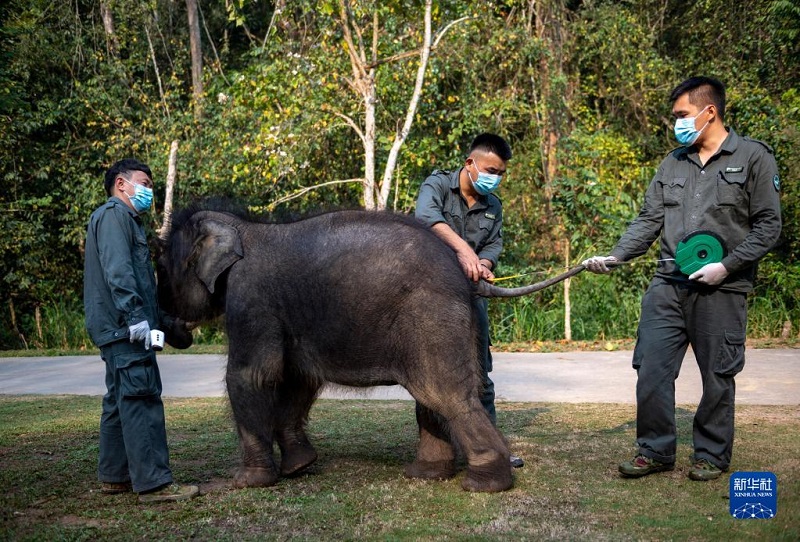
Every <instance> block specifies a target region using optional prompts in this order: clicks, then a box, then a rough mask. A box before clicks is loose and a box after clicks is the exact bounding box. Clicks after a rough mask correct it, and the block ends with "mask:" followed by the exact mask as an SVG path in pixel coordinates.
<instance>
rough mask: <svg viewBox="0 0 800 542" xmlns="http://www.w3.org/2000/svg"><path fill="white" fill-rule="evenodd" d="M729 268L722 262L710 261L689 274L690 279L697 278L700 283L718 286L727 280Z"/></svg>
mask: <svg viewBox="0 0 800 542" xmlns="http://www.w3.org/2000/svg"><path fill="white" fill-rule="evenodd" d="M727 276H728V270H727V269H725V266H724V265H722V264H721V263H708V264H706V265H704V266H703V267H701V268H700V269H698V270H697V271H695V272H694V273H692V274H691V275H689V280H696V281H697V282H699V283H700V284H708V285H709V286H716V285H717V284H719V283H721V282H722V281H723V280H725V277H727Z"/></svg>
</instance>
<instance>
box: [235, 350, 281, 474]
mask: <svg viewBox="0 0 800 542" xmlns="http://www.w3.org/2000/svg"><path fill="white" fill-rule="evenodd" d="M225 381H226V383H227V387H228V398H229V399H230V403H231V410H232V412H233V418H234V422H235V423H236V429H237V432H238V433H239V447H240V449H241V454H242V465H241V466H240V467H239V469H238V470H237V471H236V475H235V477H234V485H235V486H236V487H266V486H271V485H273V484H275V483H276V482H277V481H278V470H277V468H276V467H275V459H274V457H273V441H272V438H273V433H274V430H275V423H274V412H275V403H276V398H277V394H276V391H275V385H274V384H267V385H265V386H259V385H258V384H257V383H256V382H255V381H254V375H253V371H251V370H248V369H247V368H242V367H241V366H239V365H236V364H235V363H234V362H233V361H231V360H229V362H228V370H227V374H226V377H225Z"/></svg>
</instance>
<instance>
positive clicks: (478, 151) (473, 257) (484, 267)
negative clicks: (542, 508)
mask: <svg viewBox="0 0 800 542" xmlns="http://www.w3.org/2000/svg"><path fill="white" fill-rule="evenodd" d="M510 159H511V147H510V146H509V145H508V143H507V142H506V141H505V140H504V139H503V138H502V137H500V136H498V135H495V134H481V135H479V136H477V137H476V138H475V139H474V140H473V142H472V145H471V146H470V151H469V156H467V159H466V161H465V162H464V167H462V168H459V169H457V170H455V171H442V170H436V171H434V172H433V173H432V174H431V175H430V176H429V177H428V178H427V179H425V182H423V183H422V186H421V187H420V191H419V196H418V197H417V206H416V213H415V214H416V217H417V218H418V219H420V220H421V221H422V222H423V223H425V224H426V225H427V226H429V227H430V228H431V230H433V232H434V233H435V234H436V235H437V236H438V237H439V238H441V239H442V240H443V241H444V242H445V243H447V245H449V246H450V248H452V249H453V250H454V251H455V253H456V256H457V257H458V261H459V263H461V267H462V268H463V270H464V273H465V274H466V275H467V277H469V279H470V280H473V281H475V282H477V281H479V280H481V279H484V280H488V281H492V280H494V274H493V273H492V270H493V269H494V268H495V267H496V266H497V260H498V258H499V257H500V252H501V251H502V250H503V237H502V225H503V206H502V204H501V203H500V200H499V199H498V198H497V196H495V195H494V194H493V192H494V191H495V190H496V189H497V187H498V186H500V181H501V180H502V178H503V175H505V172H506V163H507V162H508V161H509V160H510ZM473 304H474V306H475V310H476V313H477V314H478V326H479V341H480V342H479V345H478V347H479V352H480V360H481V367H482V370H483V379H484V389H483V393H482V395H481V403H482V404H483V407H484V408H485V409H486V412H487V413H488V414H489V418H490V419H491V420H492V423H496V419H497V415H496V412H495V406H494V383H493V382H492V380H491V378H489V372H490V371H491V370H492V354H491V351H490V350H489V345H490V341H489V316H488V312H487V310H488V304H487V300H486V299H485V298H482V297H475V298H474V299H473ZM511 464H512V465H513V466H514V467H521V466H523V465H524V462H523V461H522V459H520V458H519V457H516V456H511Z"/></svg>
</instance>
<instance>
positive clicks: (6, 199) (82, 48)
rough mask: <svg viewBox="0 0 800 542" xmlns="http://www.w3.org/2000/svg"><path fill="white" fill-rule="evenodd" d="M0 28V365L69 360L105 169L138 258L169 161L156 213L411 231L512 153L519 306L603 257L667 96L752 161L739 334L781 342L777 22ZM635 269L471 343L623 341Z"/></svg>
mask: <svg viewBox="0 0 800 542" xmlns="http://www.w3.org/2000/svg"><path fill="white" fill-rule="evenodd" d="M0 23H1V25H2V26H1V28H0V175H1V176H2V185H0V231H2V232H3V235H2V237H0V265H2V269H0V279H1V280H0V311H1V312H0V314H2V317H1V318H0V349H2V350H9V349H25V348H61V349H87V348H89V349H91V348H92V347H91V343H90V342H89V339H88V337H87V336H86V333H85V331H84V330H83V309H82V275H83V255H82V250H83V244H84V238H85V229H86V224H87V221H88V218H89V215H90V214H91V212H92V211H93V210H94V209H95V208H96V207H97V206H98V205H100V204H101V203H102V202H103V201H104V200H105V199H106V196H105V193H104V191H103V188H102V177H103V172H104V171H105V169H106V168H107V167H108V166H110V165H111V164H112V163H113V162H114V161H116V160H118V159H120V158H123V157H136V158H139V159H140V160H143V161H145V162H147V163H148V164H149V165H150V166H151V168H152V170H153V174H154V181H155V182H156V208H155V209H154V211H153V212H151V213H150V214H149V215H148V216H147V221H148V227H150V228H152V230H153V232H154V233H155V232H157V231H158V228H159V227H160V226H161V221H162V220H163V206H164V197H165V178H166V177H167V171H168V164H169V156H170V150H171V149H175V148H177V154H175V156H176V157H177V160H176V165H177V170H176V171H177V183H176V186H175V192H174V200H175V205H176V206H180V205H183V204H186V203H189V202H191V201H193V200H195V199H197V198H199V197H204V196H228V197H232V198H235V199H236V200H238V201H240V202H242V203H244V204H246V205H248V206H249V207H250V208H251V210H253V211H254V212H270V213H277V214H298V213H306V212H316V211H318V210H320V209H330V208H337V207H348V208H349V207H354V206H366V207H367V208H372V209H384V208H385V209H389V210H394V211H398V212H413V208H414V202H415V199H416V194H417V190H418V188H419V185H420V183H421V182H422V181H423V180H424V179H425V177H426V176H427V175H428V174H429V173H430V172H431V171H432V170H433V169H453V168H457V167H459V166H460V165H462V164H463V160H464V157H465V153H466V150H467V146H468V144H469V142H470V141H471V139H472V137H474V135H476V134H477V133H479V132H482V131H492V132H496V133H499V134H502V135H503V136H504V137H506V138H507V139H508V140H509V142H510V143H511V145H512V148H513V149H514V158H513V159H512V161H511V162H510V164H509V165H510V167H509V173H508V175H507V178H505V180H504V182H503V185H502V186H501V189H500V191H499V196H500V197H501V199H502V200H503V205H504V219H505V222H504V241H505V249H504V253H503V255H502V258H501V265H500V268H499V270H498V274H499V275H517V274H521V273H524V274H526V275H525V276H523V277H520V278H519V279H516V282H511V281H509V282H508V283H505V284H506V285H511V284H521V283H527V282H534V281H535V280H540V279H541V278H544V277H545V276H548V275H549V274H554V273H556V272H558V271H560V270H563V269H564V268H565V267H567V266H569V265H573V264H574V263H576V262H580V261H581V260H582V259H583V258H585V257H589V256H593V255H596V254H605V253H607V252H608V251H609V250H610V249H611V248H612V246H613V244H614V242H615V241H616V239H617V238H618V237H619V235H620V234H621V233H622V232H623V231H624V229H625V227H626V225H627V223H628V222H629V221H630V220H631V219H633V218H634V217H635V216H636V213H637V212H638V209H639V206H640V204H641V201H642V198H643V194H644V191H645V190H646V188H647V185H648V184H649V182H650V180H651V178H652V176H653V174H654V172H655V168H656V167H657V165H658V163H659V162H660V161H661V160H662V158H663V157H664V156H665V155H666V154H667V153H668V152H669V151H670V150H671V149H673V148H675V147H676V146H677V144H676V143H675V141H674V138H673V136H672V130H671V126H672V121H671V118H670V104H669V103H668V100H667V98H668V95H669V92H670V90H671V89H672V88H673V87H674V86H675V85H676V84H677V83H679V82H680V81H682V80H683V79H685V78H686V77H689V76H692V75H709V76H713V77H717V78H719V79H721V80H722V81H723V82H725V83H726V85H727V90H728V104H729V107H728V111H727V118H726V124H727V125H729V126H731V127H732V128H734V129H735V130H737V132H739V133H740V134H743V135H748V136H750V137H753V138H757V139H761V140H763V141H765V142H767V143H769V144H770V145H771V146H772V147H773V148H774V152H775V155H776V157H777V160H778V164H779V167H780V174H781V179H782V188H781V190H782V195H781V197H782V208H783V219H784V227H783V234H782V236H781V240H780V243H779V245H778V246H777V247H776V248H775V249H774V250H773V252H772V253H770V254H769V255H768V256H767V257H766V258H765V260H764V261H763V262H762V264H761V265H760V268H759V280H758V283H757V287H756V290H755V292H754V293H753V294H752V295H751V296H750V299H749V303H750V323H749V325H750V335H751V336H755V337H783V338H784V339H787V338H788V339H790V340H796V338H797V337H798V333H799V331H798V329H799V328H800V306H799V303H800V302H799V301H798V300H800V260H798V254H800V189H798V185H797V183H796V179H797V178H798V174H800V85H798V82H799V79H798V76H799V75H800V45H799V43H800V2H798V1H796V0H752V1H748V2H744V1H731V0H699V1H696V2H685V1H683V0H640V1H624V0H623V1H604V0H584V1H580V0H509V1H490V2H470V1H462V0H452V1H439V2H432V1H430V0H427V1H426V0H416V1H411V0H381V1H378V0H376V1H354V0H320V1H311V0H295V1H291V0H275V1H272V2H267V1H258V0H147V1H140V0H103V1H97V0H70V1H67V0H62V1H58V2H51V1H50V0H9V1H6V2H3V3H2V5H1V6H0ZM656 254H657V252H656V250H655V248H653V249H651V252H650V253H649V254H648V255H646V256H643V257H641V258H639V259H638V260H637V263H636V264H633V265H630V266H627V267H626V268H624V269H622V270H618V271H616V272H615V273H613V274H611V275H609V276H595V275H588V274H583V275H579V276H578V277H576V278H575V279H573V280H572V282H571V285H570V288H569V290H565V289H564V288H563V287H561V286H559V287H553V288H550V289H548V290H545V291H543V292H541V293H540V294H537V295H536V296H531V297H528V298H522V299H516V300H512V301H495V302H493V303H492V304H491V312H492V321H493V336H494V340H495V342H505V343H514V342H526V341H537V340H558V339H563V338H564V337H565V336H567V337H570V338H572V339H574V340H589V341H597V340H608V339H619V338H623V339H624V338H631V337H633V336H634V335H635V329H636V322H637V319H638V315H639V302H640V298H641V294H642V293H643V290H644V288H645V287H646V285H647V283H648V281H649V278H650V276H651V275H652V273H653V271H654V269H655V259H656V258H657V255H656ZM364 266H365V267H368V266H369V262H364ZM360 271H361V270H354V272H360ZM566 294H569V295H566ZM196 333H197V334H198V335H197V341H198V342H200V343H202V342H212V343H213V342H218V341H221V340H222V338H221V337H220V332H219V326H218V325H217V326H209V327H206V328H201V329H200V330H198V331H197V332H196Z"/></svg>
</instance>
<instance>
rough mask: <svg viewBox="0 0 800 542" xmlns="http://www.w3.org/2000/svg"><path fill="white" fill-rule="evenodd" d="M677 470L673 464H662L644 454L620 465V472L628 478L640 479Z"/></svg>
mask: <svg viewBox="0 0 800 542" xmlns="http://www.w3.org/2000/svg"><path fill="white" fill-rule="evenodd" d="M674 468H675V465H674V464H673V463H661V462H659V461H656V460H655V459H652V458H650V457H647V456H644V455H642V454H639V455H637V456H636V457H634V458H633V459H632V460H631V461H625V462H624V463H620V464H619V472H620V473H622V475H623V476H627V477H628V478H639V477H640V476H647V475H648V474H653V473H654V472H662V471H665V470H672V469H674Z"/></svg>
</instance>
